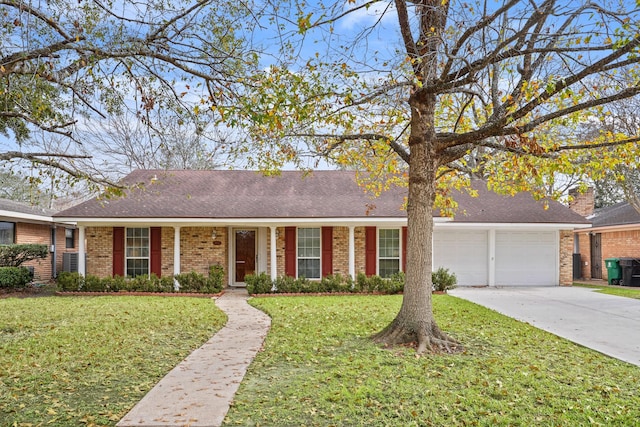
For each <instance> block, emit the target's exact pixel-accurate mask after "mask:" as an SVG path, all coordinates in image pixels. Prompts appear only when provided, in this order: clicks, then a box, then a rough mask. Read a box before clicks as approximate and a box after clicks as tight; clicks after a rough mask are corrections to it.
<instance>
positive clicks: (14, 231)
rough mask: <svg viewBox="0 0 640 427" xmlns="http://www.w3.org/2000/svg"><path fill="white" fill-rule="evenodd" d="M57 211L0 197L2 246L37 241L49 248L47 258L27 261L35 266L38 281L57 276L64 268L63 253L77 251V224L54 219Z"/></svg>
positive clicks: (29, 264)
mask: <svg viewBox="0 0 640 427" xmlns="http://www.w3.org/2000/svg"><path fill="white" fill-rule="evenodd" d="M53 214H54V211H53V210H51V209H43V208H39V207H35V206H30V205H27V204H25V203H20V202H16V201H14V200H7V199H0V245H10V244H14V243H16V244H28V243H35V244H42V245H47V247H48V248H49V255H48V256H47V257H46V258H44V259H40V260H34V261H30V262H27V263H25V264H23V265H24V266H25V267H32V268H33V271H34V280H36V281H48V280H51V279H52V278H55V277H56V274H57V272H58V271H61V270H62V263H63V254H64V253H65V252H76V251H77V245H78V238H77V232H76V229H75V225H73V224H63V223H59V222H56V221H54V219H53V217H52V216H53Z"/></svg>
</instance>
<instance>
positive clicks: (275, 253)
mask: <svg viewBox="0 0 640 427" xmlns="http://www.w3.org/2000/svg"><path fill="white" fill-rule="evenodd" d="M276 231H277V227H269V232H270V239H271V242H270V244H271V247H270V251H269V252H270V257H271V268H270V270H271V272H270V273H271V274H270V275H271V280H275V279H276V277H277V276H278V264H277V260H278V251H277V249H278V248H277V247H276Z"/></svg>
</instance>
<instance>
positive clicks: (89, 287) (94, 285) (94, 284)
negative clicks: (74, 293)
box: [80, 275, 106, 292]
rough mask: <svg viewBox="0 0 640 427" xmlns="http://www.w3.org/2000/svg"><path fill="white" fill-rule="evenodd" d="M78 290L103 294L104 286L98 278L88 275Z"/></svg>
mask: <svg viewBox="0 0 640 427" xmlns="http://www.w3.org/2000/svg"><path fill="white" fill-rule="evenodd" d="M80 290H81V291H85V292H105V290H106V286H105V282H104V281H103V280H102V279H100V278H99V277H96V276H91V275H88V276H86V277H85V278H84V283H83V284H82V287H81V288H80Z"/></svg>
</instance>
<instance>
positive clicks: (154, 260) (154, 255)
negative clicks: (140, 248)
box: [149, 227, 162, 277]
mask: <svg viewBox="0 0 640 427" xmlns="http://www.w3.org/2000/svg"><path fill="white" fill-rule="evenodd" d="M161 236H162V228H160V227H151V230H150V236H149V237H150V238H151V242H149V244H150V245H151V273H152V274H155V275H156V276H158V277H161V275H162V237H161Z"/></svg>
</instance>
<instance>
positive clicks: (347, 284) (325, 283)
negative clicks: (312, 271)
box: [320, 274, 354, 292]
mask: <svg viewBox="0 0 640 427" xmlns="http://www.w3.org/2000/svg"><path fill="white" fill-rule="evenodd" d="M320 283H321V284H322V288H323V289H324V292H353V285H354V283H353V280H352V279H351V276H346V277H344V276H342V275H341V274H329V275H327V276H324V277H323V278H322V280H320Z"/></svg>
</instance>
